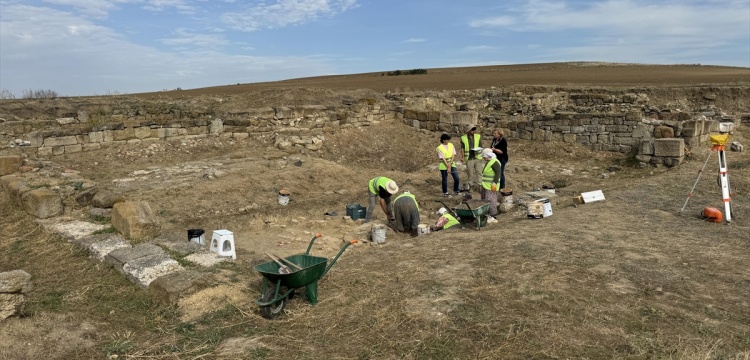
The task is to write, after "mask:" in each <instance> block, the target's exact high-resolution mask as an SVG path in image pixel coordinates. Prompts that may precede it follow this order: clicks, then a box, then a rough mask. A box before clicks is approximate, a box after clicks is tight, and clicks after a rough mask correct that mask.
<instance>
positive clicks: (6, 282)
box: [0, 270, 33, 294]
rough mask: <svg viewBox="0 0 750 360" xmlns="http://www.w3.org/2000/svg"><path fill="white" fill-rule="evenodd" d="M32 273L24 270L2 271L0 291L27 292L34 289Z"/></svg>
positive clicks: (0, 274)
mask: <svg viewBox="0 0 750 360" xmlns="http://www.w3.org/2000/svg"><path fill="white" fill-rule="evenodd" d="M32 287H33V286H32V284H31V275H30V274H29V273H27V272H25V271H23V270H13V271H6V272H1V273H0V293H23V294H25V293H27V292H29V291H30V290H31V289H32Z"/></svg>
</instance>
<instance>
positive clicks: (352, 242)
mask: <svg viewBox="0 0 750 360" xmlns="http://www.w3.org/2000/svg"><path fill="white" fill-rule="evenodd" d="M358 242H359V241H358V240H349V242H347V243H346V244H344V246H343V247H342V248H341V250H339V253H338V254H336V257H335V258H333V260H331V263H330V264H328V267H326V270H325V271H323V274H322V275H320V277H321V278H322V277H323V276H325V275H326V273H327V272H328V270H330V269H331V266H333V264H335V263H336V260H338V259H339V256H341V254H343V253H344V250H346V248H348V247H349V245H354V244H356V243H358Z"/></svg>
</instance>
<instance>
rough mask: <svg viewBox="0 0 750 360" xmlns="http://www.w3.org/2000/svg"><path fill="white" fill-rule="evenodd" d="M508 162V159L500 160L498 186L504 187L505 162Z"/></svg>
mask: <svg viewBox="0 0 750 360" xmlns="http://www.w3.org/2000/svg"><path fill="white" fill-rule="evenodd" d="M507 163H508V160H504V161H503V160H500V188H501V189H504V188H505V164H507Z"/></svg>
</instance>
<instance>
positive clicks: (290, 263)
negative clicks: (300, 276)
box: [274, 255, 302, 270]
mask: <svg viewBox="0 0 750 360" xmlns="http://www.w3.org/2000/svg"><path fill="white" fill-rule="evenodd" d="M274 256H275V255H274ZM276 257H277V258H279V260H281V261H283V262H285V263H287V264H289V265H292V267H293V268H295V269H297V270H302V268H301V267H299V265H297V264H295V263H293V262H292V261H291V260H289V259H286V258H283V257H281V256H276Z"/></svg>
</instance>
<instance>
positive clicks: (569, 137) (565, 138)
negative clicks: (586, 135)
mask: <svg viewBox="0 0 750 360" xmlns="http://www.w3.org/2000/svg"><path fill="white" fill-rule="evenodd" d="M563 141H565V142H566V143H574V142H576V134H571V133H568V134H563Z"/></svg>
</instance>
